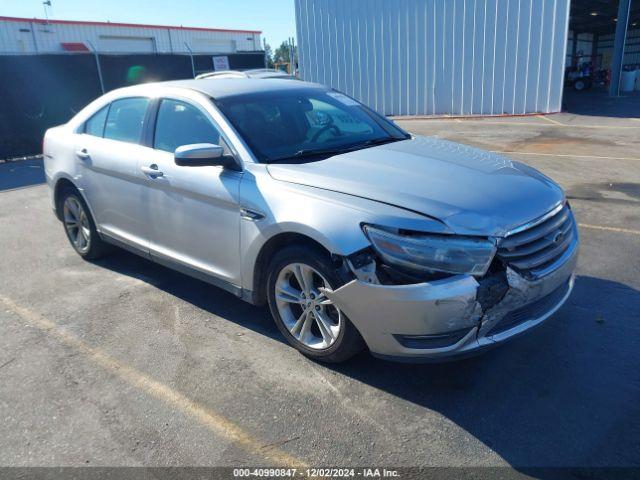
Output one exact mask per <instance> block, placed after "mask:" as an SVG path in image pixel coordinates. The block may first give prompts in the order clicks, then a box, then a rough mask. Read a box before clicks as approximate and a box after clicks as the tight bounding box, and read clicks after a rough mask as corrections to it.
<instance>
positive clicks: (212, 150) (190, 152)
mask: <svg viewBox="0 0 640 480" xmlns="http://www.w3.org/2000/svg"><path fill="white" fill-rule="evenodd" d="M174 159H175V162H176V165H180V166H181V167H206V166H221V167H224V168H229V169H232V170H239V169H240V168H239V166H238V164H237V163H236V161H235V159H234V158H233V157H231V156H229V155H224V148H222V147H221V146H220V145H215V144H213V143H194V144H192V145H182V146H181V147H178V148H176V151H175V153H174Z"/></svg>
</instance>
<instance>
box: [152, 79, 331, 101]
mask: <svg viewBox="0 0 640 480" xmlns="http://www.w3.org/2000/svg"><path fill="white" fill-rule="evenodd" d="M156 85H158V86H164V87H173V88H187V89H190V90H196V91H198V92H201V93H204V94H205V95H208V96H210V97H212V98H216V99H222V98H226V97H233V96H236V95H246V94H251V93H262V92H278V91H295V90H309V89H318V90H320V89H321V90H326V87H324V86H322V85H319V84H317V83H310V82H303V81H298V82H292V81H291V80H290V79H278V78H269V79H264V78H202V79H195V80H174V81H169V82H160V83H157V84H156Z"/></svg>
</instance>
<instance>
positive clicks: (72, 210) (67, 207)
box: [62, 195, 91, 255]
mask: <svg viewBox="0 0 640 480" xmlns="http://www.w3.org/2000/svg"><path fill="white" fill-rule="evenodd" d="M62 216H63V220H64V228H65V229H66V230H67V237H68V238H69V241H70V242H71V245H73V248H75V249H76V251H77V252H78V253H79V254H80V255H83V254H86V253H87V252H88V251H89V249H90V248H91V226H90V225H89V218H88V217H87V213H86V212H85V211H84V207H83V206H82V205H81V204H80V202H79V201H78V199H77V198H76V197H75V196H74V195H69V196H68V197H67V198H66V199H65V200H64V204H63V207H62Z"/></svg>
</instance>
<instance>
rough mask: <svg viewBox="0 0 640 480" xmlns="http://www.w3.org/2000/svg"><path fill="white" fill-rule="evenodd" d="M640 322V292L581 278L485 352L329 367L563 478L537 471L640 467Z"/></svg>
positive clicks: (221, 311) (186, 280)
mask: <svg viewBox="0 0 640 480" xmlns="http://www.w3.org/2000/svg"><path fill="white" fill-rule="evenodd" d="M95 263H96V264H97V265H100V266H102V267H104V268H107V269H109V270H113V271H116V272H118V273H121V274H124V275H129V276H131V277H134V278H138V279H140V280H142V281H145V282H147V283H149V284H152V285H154V286H155V287H156V288H159V289H161V290H164V291H165V292H167V293H169V294H171V295H174V296H175V297H177V298H180V299H182V300H184V301H186V302H189V303H191V304H193V305H195V306H197V307H198V308H201V309H203V310H205V311H208V312H210V313H212V314H214V315H217V316H219V317H222V319H224V320H228V321H232V322H234V323H236V324H238V325H241V326H242V327H245V328H250V329H252V330H254V331H255V332H257V333H260V334H262V335H265V336H267V337H269V338H271V339H274V340H277V341H280V342H283V343H284V340H283V339H282V337H281V336H280V333H279V332H278V330H277V328H276V327H275V325H274V323H273V321H272V320H271V317H270V315H269V312H268V310H267V309H266V308H264V307H255V306H252V305H249V304H247V303H245V302H243V301H241V300H240V299H238V298H237V297H235V296H234V295H232V294H230V293H227V292H225V291H223V290H221V289H219V288H216V287H213V286H211V285H209V284H207V283H204V282H201V281H199V280H196V279H192V278H191V277H188V276H185V275H183V274H181V273H178V272H174V271H172V270H170V269H168V268H165V267H162V266H160V265H157V264H155V263H153V262H151V261H148V260H145V259H142V258H140V257H137V256H135V255H133V254H130V253H128V252H124V251H119V252H117V253H115V254H113V255H111V256H109V257H107V258H105V259H103V260H100V261H97V262H95ZM639 318H640V292H639V291H637V290H635V289H632V288H630V287H628V286H626V285H624V284H620V283H617V282H612V281H608V280H603V279H599V278H595V277H587V276H582V277H578V279H577V281H576V286H575V289H574V292H573V294H572V296H571V297H570V298H569V300H568V302H567V304H565V305H564V306H563V307H562V308H561V309H560V311H559V312H558V313H557V314H555V315H554V316H553V317H552V318H551V319H550V320H549V321H547V322H546V323H545V324H543V325H542V326H541V327H539V328H538V329H536V330H535V331H533V332H530V333H529V334H528V335H524V336H522V337H521V338H519V339H516V340H514V341H513V342H510V343H508V344H506V345H503V346H501V347H499V348H496V349H493V350H490V351H488V352H486V353H484V354H483V355H480V356H477V357H472V358H468V359H465V360H460V361H456V362H450V363H440V364H402V363H393V362H389V361H384V360H379V359H376V358H374V357H372V356H371V355H370V354H369V353H367V352H364V353H362V354H360V355H358V356H357V357H356V358H354V359H352V360H351V361H349V362H347V363H345V364H339V365H326V364H318V366H319V367H320V368H327V369H329V370H332V371H333V372H335V373H336V374H338V375H342V376H344V377H345V380H348V379H355V380H358V382H362V383H363V384H366V385H368V386H370V387H373V388H376V389H379V390H381V391H384V392H387V393H389V394H391V395H394V396H396V397H398V398H401V399H403V400H405V401H408V402H411V403H413V404H415V405H417V406H421V407H424V408H426V409H428V410H432V411H436V412H439V413H440V414H441V415H443V416H444V417H446V418H447V419H449V420H450V421H452V422H454V423H455V424H457V425H458V426H459V427H461V428H463V429H464V430H465V431H467V432H469V433H470V434H471V435H473V436H474V437H475V438H477V439H478V440H479V441H481V442H482V443H483V444H485V445H486V446H487V447H489V448H490V449H491V450H493V451H494V452H495V453H496V454H497V455H499V456H500V457H501V458H503V459H504V460H505V461H506V462H508V463H509V464H510V465H511V466H513V467H516V468H518V470H520V471H522V472H523V473H525V474H531V475H533V476H535V477H539V478H545V477H546V478H557V476H558V475H560V476H562V475H563V473H562V472H558V471H557V470H549V471H546V470H542V471H541V470H538V468H539V467H558V466H564V467H567V466H568V467H576V466H581V467H583V466H606V467H611V466H628V465H635V466H637V465H639V459H640V444H639V443H638V442H634V441H633V439H634V438H636V439H637V432H639V431H640V373H639V372H640V355H639V354H638V352H639V351H640V322H639ZM425 435H428V433H426V432H425ZM461 448H464V446H461ZM419 454H420V452H416V455H417V457H416V461H417V462H418V463H420V464H423V465H424V464H428V463H429V459H427V458H425V459H420V456H419ZM565 473H566V472H565Z"/></svg>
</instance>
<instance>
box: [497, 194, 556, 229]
mask: <svg viewBox="0 0 640 480" xmlns="http://www.w3.org/2000/svg"><path fill="white" fill-rule="evenodd" d="M566 203H567V201H566V200H564V199H563V200H562V201H560V202H559V203H558V204H557V205H556V206H555V207H553V208H552V209H551V210H549V211H548V212H547V213H545V214H544V215H542V216H540V217H538V218H536V219H535V220H531V221H530V222H527V223H525V224H524V225H520V226H519V227H516V228H514V229H512V230H509V231H508V232H507V233H506V234H505V235H504V237H505V238H506V237H509V236H511V235H515V234H516V233H520V232H523V231H525V230H528V229H530V228H532V227H535V226H536V225H539V224H541V223H542V222H544V221H545V220H548V219H549V218H551V217H553V216H554V215H556V214H557V213H558V212H560V210H562V209H563V208H564V206H565V204H566Z"/></svg>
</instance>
